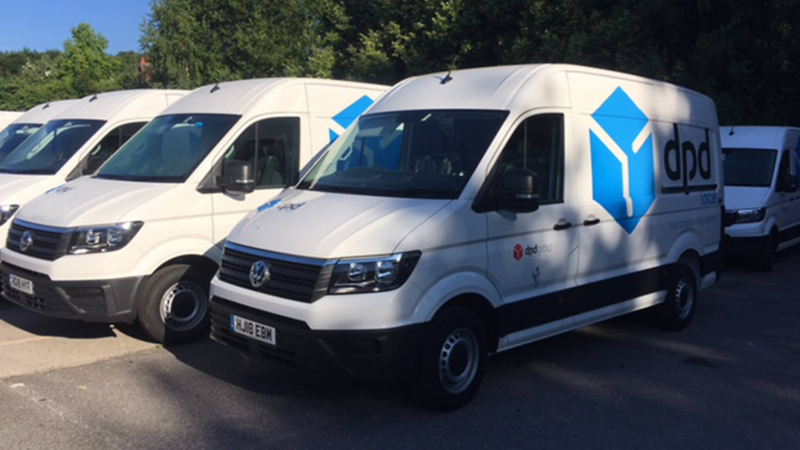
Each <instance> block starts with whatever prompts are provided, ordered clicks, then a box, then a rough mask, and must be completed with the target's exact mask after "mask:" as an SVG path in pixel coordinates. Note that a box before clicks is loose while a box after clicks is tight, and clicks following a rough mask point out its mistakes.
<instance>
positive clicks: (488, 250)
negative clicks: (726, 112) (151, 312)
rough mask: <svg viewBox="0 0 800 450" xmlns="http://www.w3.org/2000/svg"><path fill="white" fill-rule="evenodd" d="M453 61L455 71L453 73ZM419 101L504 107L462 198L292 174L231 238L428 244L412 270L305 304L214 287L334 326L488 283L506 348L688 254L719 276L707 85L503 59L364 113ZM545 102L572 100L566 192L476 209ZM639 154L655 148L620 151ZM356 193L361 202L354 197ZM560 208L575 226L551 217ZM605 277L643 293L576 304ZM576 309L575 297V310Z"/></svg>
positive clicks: (286, 244) (647, 300) (440, 76)
mask: <svg viewBox="0 0 800 450" xmlns="http://www.w3.org/2000/svg"><path fill="white" fill-rule="evenodd" d="M448 75H449V76H451V77H452V80H450V81H448V82H446V83H444V84H443V83H442V81H443V80H444V79H445V77H447V76H448ZM416 110H495V111H508V117H507V118H506V120H505V121H504V122H503V124H502V125H501V126H500V128H499V131H497V133H496V135H495V136H494V138H493V139H492V140H491V143H490V144H489V145H488V149H487V150H486V152H485V154H484V155H483V157H482V158H481V159H480V161H479V162H478V163H477V166H476V167H477V168H476V169H475V171H474V172H473V174H472V176H471V178H469V180H468V181H467V182H466V185H465V187H464V189H463V190H462V191H461V194H460V195H459V196H458V198H457V199H454V200H449V201H442V200H429V199H407V198H385V197H379V196H375V197H371V198H370V197H365V196H358V195H345V194H338V193H330V192H318V191H313V190H309V191H303V190H299V189H290V190H287V191H285V192H284V193H282V194H281V195H279V196H278V197H277V198H276V199H275V200H274V201H273V202H272V203H271V207H270V208H267V209H265V210H263V211H261V212H259V213H258V214H251V215H250V216H248V217H247V218H246V219H245V220H244V221H243V222H242V223H240V224H239V225H238V226H237V227H236V228H235V229H234V230H233V231H232V233H231V235H230V236H229V238H228V242H229V243H230V244H231V245H233V246H236V247H237V248H240V249H241V248H249V249H254V250H252V251H253V252H258V251H264V252H275V253H280V254H285V255H289V256H296V257H314V258H319V259H322V260H326V261H327V263H328V264H335V263H336V261H337V260H338V259H340V258H360V257H367V256H378V255H389V254H392V253H395V254H397V253H403V252H412V251H420V252H421V254H422V256H421V257H420V259H419V262H418V264H417V266H416V267H415V269H414V271H413V273H412V274H411V276H410V278H409V279H408V281H407V282H406V283H405V284H403V285H402V286H401V287H399V288H398V289H396V290H395V291H389V292H376V293H364V294H349V295H324V296H322V297H321V298H319V299H316V300H314V301H313V302H312V303H310V304H309V303H303V302H299V301H294V300H289V299H286V298H281V297H278V296H276V295H269V294H266V293H263V292H258V291H255V290H253V289H248V288H243V287H240V286H237V285H234V284H231V283H229V282H226V281H224V280H222V279H221V278H220V277H219V276H218V277H217V278H215V279H214V280H213V281H212V295H213V296H216V297H219V298H222V299H224V300H227V301H228V302H232V303H233V304H234V306H231V308H235V304H242V305H245V306H247V307H249V308H254V309H256V310H260V311H264V312H267V313H269V314H276V315H278V316H282V317H286V318H288V319H294V320H299V321H304V322H306V324H307V325H308V326H309V327H310V328H311V329H312V330H320V331H326V332H327V331H337V332H342V331H345V330H352V331H356V330H358V331H367V330H387V329H394V328H399V327H403V326H406V325H409V324H424V323H427V322H429V321H430V320H431V318H432V317H433V316H434V315H435V314H436V312H437V311H439V310H440V308H441V307H442V306H443V305H445V304H447V303H448V302H450V301H453V300H455V299H460V298H463V297H464V296H469V297H471V298H473V297H479V298H482V299H484V300H486V302H488V304H490V305H491V307H492V308H494V309H495V310H496V311H497V315H498V321H499V322H500V323H501V324H502V325H501V326H500V327H501V332H500V333H499V334H500V335H499V342H498V347H497V349H498V350H503V349H506V348H511V347H514V346H517V345H522V344H524V343H527V342H531V341H533V340H537V339H541V338H544V337H547V336H550V335H553V334H558V333H561V332H564V331H566V330H569V329H574V328H576V327H580V326H584V325H587V324H589V323H593V322H596V321H599V320H604V319H606V318H610V317H613V316H616V315H620V314H624V313H627V312H631V311H635V310H638V309H642V308H645V307H649V306H652V305H655V304H658V303H660V302H662V301H663V300H664V297H665V293H666V290H665V289H662V288H661V287H660V284H659V283H657V282H656V280H657V279H660V278H659V277H662V276H661V275H659V274H660V272H659V271H660V270H662V268H668V267H670V266H671V265H674V264H675V263H677V262H678V261H684V262H686V264H689V265H690V266H696V267H697V271H698V272H699V273H698V275H700V277H699V279H698V284H699V285H701V286H702V287H707V286H709V285H710V284H711V283H713V280H715V279H716V275H715V274H714V272H715V271H716V270H718V268H717V267H716V262H717V257H718V250H719V243H720V238H721V220H722V211H721V205H722V201H723V195H722V178H721V177H722V174H721V173H720V172H721V155H720V152H719V143H720V138H719V132H718V124H717V115H716V109H715V106H714V103H713V101H712V100H711V99H709V98H708V97H705V96H703V95H700V94H697V93H695V92H692V91H689V90H686V89H683V88H679V87H676V86H673V85H669V84H666V83H660V82H657V81H653V80H647V79H643V78H640V77H635V76H630V75H625V74H619V73H613V72H608V71H603V70H597V69H590V68H585V67H578V66H568V65H533V66H507V67H495V68H485V69H471V70H463V71H456V72H453V73H451V74H447V73H437V74H431V75H425V76H421V77H416V78H411V79H408V80H405V81H403V82H401V83H400V84H398V85H397V86H396V87H394V88H393V89H392V90H391V91H390V92H388V93H387V94H386V95H384V97H382V98H381V100H380V101H378V102H377V103H376V104H375V105H374V106H373V107H372V108H371V109H370V110H369V112H368V114H369V115H373V114H375V115H377V114H381V113H391V112H397V111H416ZM540 114H556V115H562V116H563V124H564V131H563V142H564V147H565V152H566V157H565V161H564V163H565V165H564V173H565V174H566V178H565V181H564V191H563V201H562V202H560V203H552V204H543V205H541V207H540V208H539V209H538V210H537V211H536V212H533V213H530V214H515V213H509V212H506V211H495V212H488V213H477V212H476V211H475V210H474V205H475V203H474V201H475V199H476V198H479V196H480V194H481V189H482V187H483V186H484V184H485V182H486V180H487V178H488V177H489V176H490V174H491V173H492V170H493V168H494V167H495V163H496V162H497V161H498V160H499V158H500V156H501V154H502V152H503V150H504V149H505V146H506V144H507V143H508V142H509V141H510V139H511V137H512V135H513V133H514V131H515V130H516V129H517V127H518V126H519V125H520V124H521V123H522V122H523V121H524V120H525V119H526V118H529V117H535V116H537V115H540ZM621 119H623V122H620V120H621ZM624 120H629V122H630V123H628V122H624ZM676 129H677V134H679V135H680V136H676ZM676 140H677V142H674V141H676ZM599 144H602V145H603V146H604V147H603V148H605V147H608V149H607V153H602V152H600V151H599V150H597V149H598V145H599ZM672 146H675V149H674V150H672ZM593 148H594V149H595V150H593ZM596 152H600V153H602V156H604V157H605V159H603V160H602V161H601V163H597V162H595V163H593V158H595V159H600V157H598V156H597V155H596ZM691 152H694V153H693V154H692V155H693V156H694V162H695V163H698V164H701V165H700V166H696V167H695V168H694V169H692V170H688V169H687V172H686V173H683V172H682V170H678V169H676V167H677V166H678V165H680V168H681V169H682V167H684V165H683V162H684V159H683V158H684V156H685V155H687V154H689V153H691ZM609 154H610V155H612V156H610V157H609V156H607V155H609ZM665 154H666V155H667V156H665ZM648 155H649V156H648ZM692 155H690V157H691V156H692ZM636 157H641V158H643V159H644V160H645V161H644V162H643V163H637V164H639V165H633V164H634V163H633V162H631V163H630V164H622V162H621V161H624V162H626V163H627V162H628V158H631V159H634V158H636ZM611 158H613V159H611ZM614 161H616V164H618V165H619V167H621V169H619V172H618V171H617V166H613V164H615V163H614ZM593 164H595V165H596V167H593ZM603 164H606V166H603ZM609 164H611V165H609ZM631 167H633V168H634V169H635V172H636V173H633V172H634V169H631ZM685 167H687V168H688V167H689V166H685ZM632 174H633V175H635V176H637V177H638V178H630V177H631V176H633V175H632ZM619 178H623V180H622V181H620V180H619ZM643 185H644V186H645V188H644V189H642V188H641V186H643ZM604 186H611V188H614V189H616V188H617V187H619V192H618V191H616V190H614V191H613V192H610V189H611V188H608V189H609V192H610V193H608V192H606V193H605V197H604V198H600V197H599V196H598V192H600V191H604ZM649 186H652V189H650V190H649V192H648V189H649ZM602 193H603V192H601V194H602ZM598 198H600V199H599V200H598ZM350 202H352V204H354V205H359V206H358V207H355V208H354V209H353V210H351V209H350V208H351V206H350V205H349V203H350ZM415 204H416V205H415ZM278 205H284V206H286V205H297V207H296V208H294V209H291V208H284V209H279V208H278ZM392 208H395V211H394V212H395V213H396V214H393V211H392V210H391V209H392ZM359 211H360V212H361V214H363V215H364V216H363V217H362V216H360V215H358V213H357V212H359ZM378 211H379V214H377V215H374V214H375V213H376V212H378ZM609 211H612V212H609ZM348 216H350V217H351V219H350V220H349V221H345V220H344V219H343V218H344V217H348ZM315 218H318V219H317V220H315ZM365 219H368V220H365ZM595 219H597V222H596V223H595V222H593V221H594V220H595ZM584 221H587V222H589V223H590V225H585V224H584V223H585V222H584ZM562 223H569V224H571V227H566V228H563V229H561V230H559V229H556V228H555V226H557V225H559V224H562ZM254 255H255V256H254V257H257V255H256V254H255V253H254ZM682 258H683V259H682ZM609 280H610V281H613V282H616V283H617V284H618V286H617V285H614V286H611V285H609V286H611V287H618V288H619V289H620V290H621V291H622V292H632V293H633V294H632V295H630V296H627V297H625V298H620V299H618V300H620V301H619V302H613V303H609V304H606V303H604V302H605V300H604V299H603V298H602V297H603V296H602V295H592V296H590V295H588V292H589V291H586V292H587V295H586V296H583V298H585V300H586V303H587V304H586V305H585V306H581V307H574V306H572V305H571V304H570V301H571V300H567V301H564V299H563V298H560V293H564V292H569V293H576V292H578V293H579V292H583V291H581V289H586V287H587V286H589V287H591V288H592V289H596V290H597V292H595V291H592V293H593V294H596V293H598V292H602V290H603V288H602V286H605V284H603V283H606V282H609ZM640 281H641V283H640ZM639 284H648V285H649V284H652V287H651V288H648V289H647V290H645V291H644V292H642V293H641V294H639V293H637V292H638V291H636V290H635V289H629V287H630V286H637V285H639ZM570 298H573V297H570ZM575 298H581V296H575ZM366 299H374V300H375V303H372V302H370V301H369V300H366ZM334 305H337V306H334ZM376 305H378V306H377V307H376ZM362 308H366V309H362ZM573 309H574V310H575V311H576V313H574V314H570V313H568V312H567V311H572V310H573ZM278 333H279V335H280V330H279V331H278ZM279 339H280V338H279Z"/></svg>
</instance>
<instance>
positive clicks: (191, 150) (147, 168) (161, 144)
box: [97, 114, 240, 183]
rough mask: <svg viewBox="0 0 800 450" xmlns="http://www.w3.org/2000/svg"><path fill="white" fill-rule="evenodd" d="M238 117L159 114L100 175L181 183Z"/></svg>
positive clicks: (111, 177) (124, 146)
mask: <svg viewBox="0 0 800 450" xmlns="http://www.w3.org/2000/svg"><path fill="white" fill-rule="evenodd" d="M239 117H240V116H234V115H226V114H174V115H169V116H161V117H156V118H155V119H153V121H152V122H150V123H149V124H147V125H146V126H145V127H144V128H142V130H141V131H139V133H137V134H136V135H135V136H134V137H132V138H131V140H129V141H128V142H127V143H126V144H125V145H123V146H122V148H120V149H119V150H118V151H117V153H115V154H114V156H112V157H111V158H110V159H109V160H108V162H106V163H105V164H104V165H103V167H102V168H101V169H100V172H98V174H97V178H107V179H113V180H132V181H156V182H164V183H182V182H184V181H186V179H187V178H188V177H189V175H191V173H192V172H193V171H194V169H195V168H196V167H197V166H198V165H199V164H200V162H202V161H203V159H205V157H206V155H208V153H209V152H210V151H211V149H212V148H214V146H215V145H217V142H219V140H220V139H222V137H223V136H225V134H226V133H227V132H228V130H230V129H231V127H232V126H233V124H235V123H236V121H238V120H239Z"/></svg>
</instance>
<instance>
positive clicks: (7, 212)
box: [0, 205, 19, 226]
mask: <svg viewBox="0 0 800 450" xmlns="http://www.w3.org/2000/svg"><path fill="white" fill-rule="evenodd" d="M18 209H19V205H2V206H0V226H1V225H3V224H4V223H6V222H8V220H9V219H11V217H13V216H14V213H15V212H17V210H18Z"/></svg>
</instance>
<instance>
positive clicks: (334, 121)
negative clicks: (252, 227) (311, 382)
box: [2, 79, 397, 321]
mask: <svg viewBox="0 0 800 450" xmlns="http://www.w3.org/2000/svg"><path fill="white" fill-rule="evenodd" d="M386 89H387V88H386V87H384V86H380V85H370V84H363V83H350V82H336V81H329V80H315V79H264V80H246V81H235V82H226V83H219V84H217V85H213V86H204V87H201V88H199V89H196V90H195V91H193V92H191V93H190V94H188V95H186V96H185V97H183V98H182V99H180V100H179V101H177V102H175V103H174V104H173V105H171V106H170V107H169V108H167V109H165V110H164V111H163V112H162V113H161V114H160V115H161V116H167V115H173V114H188V115H192V114H230V115H235V116H238V118H237V120H236V122H235V123H234V125H233V126H232V127H231V128H230V130H228V131H227V132H226V133H225V134H224V136H222V137H221V139H220V140H219V142H218V143H217V144H216V145H215V146H214V147H213V148H212V149H211V150H210V151H209V153H208V154H207V155H206V156H205V157H204V158H203V159H202V161H201V162H200V164H199V165H198V166H197V167H196V168H195V169H194V170H193V171H192V173H191V174H190V175H189V176H188V178H187V179H186V181H185V182H183V183H177V182H175V183H172V182H170V183H151V182H140V181H122V180H112V179H102V178H95V177H84V178H81V179H78V180H74V181H71V182H69V183H67V184H66V185H64V186H62V187H61V188H59V189H56V190H53V191H52V192H50V193H48V194H46V195H43V196H40V197H39V198H37V199H36V200H34V201H33V202H32V203H31V204H29V205H27V206H26V207H25V208H22V209H21V210H20V211H19V212H18V213H17V215H16V219H18V220H20V221H24V222H28V223H32V224H37V225H45V226H49V227H56V228H59V229H65V230H71V229H74V228H76V227H87V226H88V227H91V226H99V225H110V224H117V223H123V222H132V221H141V222H143V223H144V225H143V226H142V227H141V229H140V230H139V231H138V233H137V234H136V236H135V238H134V239H133V240H132V241H131V242H130V243H129V244H128V245H126V246H125V247H124V248H121V249H119V250H116V251H112V252H107V253H96V254H79V255H72V254H67V255H63V256H60V257H59V258H57V259H55V260H53V261H47V260H43V259H39V258H35V257H31V256H28V255H25V254H23V253H20V252H16V251H6V252H3V255H2V256H3V258H5V259H3V261H4V262H5V263H7V264H10V265H13V266H17V267H22V268H29V270H34V271H36V272H39V273H43V274H47V275H48V277H49V278H50V279H51V280H53V281H54V282H56V283H63V282H80V281H85V280H93V281H103V280H106V281H109V282H112V281H114V280H120V279H127V278H139V279H144V278H145V277H148V276H150V275H152V274H153V273H155V272H156V271H157V270H158V269H159V268H161V267H163V266H165V265H167V264H169V263H171V262H174V261H176V260H178V259H182V260H184V261H185V260H186V259H185V258H187V257H200V258H205V259H206V260H207V261H208V263H209V264H216V263H217V262H218V261H219V257H220V253H221V248H222V244H223V243H224V239H225V237H226V236H227V235H228V233H229V232H230V230H231V228H233V227H234V226H235V225H236V224H237V223H238V222H240V221H241V220H242V218H243V217H244V216H245V215H246V214H247V213H248V212H250V211H252V210H254V209H256V208H257V207H258V206H260V205H263V204H264V203H265V202H267V201H269V200H270V199H271V198H272V197H274V196H275V195H277V194H279V193H280V192H281V191H282V190H283V189H284V188H282V187H281V188H274V189H273V188H267V189H259V190H256V191H255V192H253V193H250V194H247V195H238V194H236V195H235V194H229V193H226V192H224V191H222V190H221V189H220V190H218V191H211V192H200V191H199V190H198V188H199V187H200V185H201V183H202V182H204V180H205V179H207V177H208V176H209V173H210V172H211V171H212V170H213V169H214V168H215V167H219V165H220V164H221V163H222V161H221V160H222V159H223V157H224V155H225V153H226V152H227V151H228V149H229V148H231V146H232V144H233V143H234V142H235V141H236V139H237V138H238V137H239V136H240V135H241V134H242V133H243V132H244V131H245V130H246V129H247V128H248V127H250V126H251V125H252V124H254V123H256V122H258V121H261V120H263V119H267V118H273V117H279V118H284V117H290V118H297V119H298V120H299V123H300V141H299V159H300V161H299V163H300V167H302V166H303V165H304V164H305V162H307V161H308V160H309V159H310V158H311V157H312V156H313V155H314V154H315V152H316V151H317V150H319V149H320V148H321V147H322V146H323V145H325V144H327V143H328V142H329V140H330V138H331V137H332V135H331V131H333V132H335V129H336V127H337V126H339V125H338V122H341V121H343V120H345V119H347V118H348V117H349V116H347V113H348V112H353V111H357V113H353V114H355V115H354V116H352V117H349V120H351V121H352V120H355V118H356V117H357V116H358V115H360V113H361V112H363V109H365V108H366V107H367V106H368V104H371V103H372V102H374V100H375V99H377V98H378V97H379V96H380V95H382V94H383V92H384V91H385V90H386ZM308 92H312V93H313V94H308ZM312 97H313V99H312ZM320 97H321V98H320ZM359 102H360V103H359ZM355 103H358V107H359V108H363V109H361V110H358V108H351V106H353V104H355ZM367 103H368V104H367ZM365 105H366V106H365ZM343 116H347V117H345V119H342V117H343ZM310 118H314V119H313V120H311V119H310ZM297 194H301V193H300V192H297ZM309 194H311V195H309V198H303V199H301V200H300V201H302V202H309V203H313V196H314V195H315V194H313V193H309ZM374 200H375V199H374V198H368V199H366V200H365V202H364V203H362V204H361V206H362V207H364V208H367V209H370V208H371V209H373V210H374V212H373V213H372V215H371V216H369V218H370V220H371V219H375V220H379V219H380V218H381V211H382V210H381V207H380V205H378V204H377V203H375V204H372V205H371V206H370V202H373V203H374ZM339 207H341V208H343V209H342V210H343V211H349V213H348V214H350V215H351V216H356V215H357V211H356V210H355V209H354V208H353V206H352V205H351V204H345V203H342V205H339ZM334 209H335V208H333V209H332V210H331V211H333V210H334ZM383 210H387V211H389V212H392V209H391V208H387V207H385V206H384V207H383ZM297 213H300V214H302V210H299V211H297ZM387 214H388V213H384V215H387ZM366 216H367V215H366V214H365V215H364V217H365V218H364V219H362V220H361V221H360V222H357V223H358V225H359V226H362V225H364V224H365V223H367V218H366ZM394 216H397V215H396V214H395V215H394ZM394 216H392V217H394ZM341 220H342V221H343V222H345V221H347V220H353V217H347V216H346V215H345V214H342V215H341ZM309 222H313V219H312V220H307V221H305V222H303V221H301V222H298V224H297V226H296V228H295V230H294V233H297V232H298V231H300V232H302V227H305V226H310V223H309ZM256 232H258V233H263V230H261V231H258V230H256ZM337 239H342V240H344V239H346V232H345V231H344V230H343V231H342V232H341V233H340V234H339V235H337V237H335V238H329V239H328V240H327V242H328V244H329V246H328V248H327V249H328V251H330V252H335V251H336V248H337V246H339V245H341V243H337V242H336V240H337ZM394 244H396V243H394ZM387 251H391V248H389V249H388V250H387ZM126 295H127V296H128V298H127V300H126V301H128V303H127V304H125V305H121V306H120V305H118V306H120V311H119V314H120V315H119V316H117V317H118V318H117V319H115V320H122V321H132V320H134V319H135V318H136V309H135V308H136V305H135V303H133V302H134V300H135V297H136V292H129V293H126ZM362 306H363V305H362ZM295 313H296V314H300V312H298V311H297V310H296V311H295Z"/></svg>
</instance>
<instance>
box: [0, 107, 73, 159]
mask: <svg viewBox="0 0 800 450" xmlns="http://www.w3.org/2000/svg"><path fill="white" fill-rule="evenodd" d="M75 102H77V100H60V101H57V102H48V103H42V104H41V105H36V106H34V107H33V108H31V109H29V110H28V111H26V112H25V113H23V114H21V115H20V116H19V117H17V119H16V120H14V121H13V122H11V123H10V124H9V125H8V126H7V127H6V128H5V130H2V131H0V161H2V160H3V158H5V157H6V156H8V154H9V153H11V151H12V150H14V149H15V148H17V147H18V146H19V144H21V143H22V142H23V141H24V140H25V139H28V138H29V137H31V135H33V133H36V132H37V131H39V128H41V127H42V125H44V124H45V123H46V122H49V121H50V119H52V118H53V117H55V116H57V115H59V114H61V113H62V112H63V111H64V110H65V109H67V108H69V107H70V106H72V105H73V104H75Z"/></svg>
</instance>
